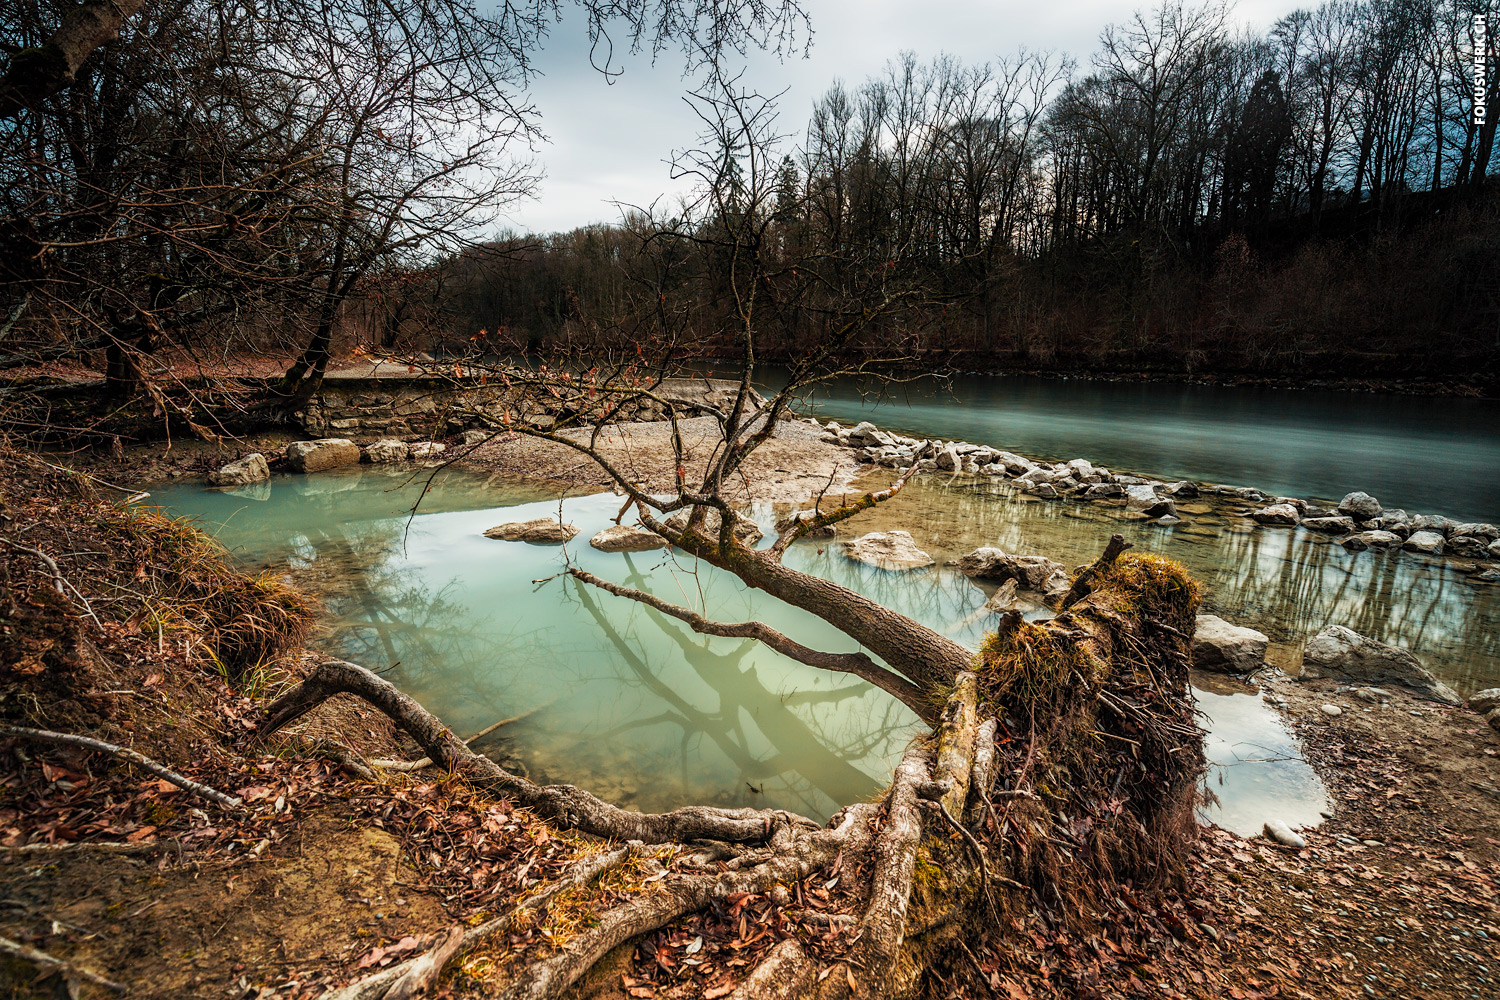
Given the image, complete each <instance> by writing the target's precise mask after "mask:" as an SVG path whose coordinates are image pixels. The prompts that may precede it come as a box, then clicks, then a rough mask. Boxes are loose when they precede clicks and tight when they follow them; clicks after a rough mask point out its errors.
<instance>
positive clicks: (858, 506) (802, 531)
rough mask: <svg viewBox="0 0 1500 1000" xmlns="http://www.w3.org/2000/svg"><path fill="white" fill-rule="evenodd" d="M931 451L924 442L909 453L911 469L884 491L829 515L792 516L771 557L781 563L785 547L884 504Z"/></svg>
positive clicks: (773, 548)
mask: <svg viewBox="0 0 1500 1000" xmlns="http://www.w3.org/2000/svg"><path fill="white" fill-rule="evenodd" d="M930 447H931V442H929V441H923V442H922V443H921V444H920V445H918V446H917V448H916V450H915V451H914V452H912V458H911V465H909V466H907V467H906V471H905V472H903V473H901V475H900V476H898V477H897V478H896V481H895V482H894V483H891V485H889V486H887V487H886V488H885V489H883V490H880V491H879V492H877V493H866V494H865V495H864V496H862V497H860V498H859V499H858V500H854V501H851V502H849V503H846V504H843V505H841V506H839V507H836V508H834V509H833V510H830V511H820V510H817V509H814V510H812V511H803V512H802V513H800V514H797V515H795V516H794V517H793V518H792V523H791V524H790V525H789V526H788V527H787V529H786V530H785V531H783V532H782V533H781V534H780V535H779V536H778V537H777V539H776V542H775V544H773V545H772V546H771V553H772V555H773V556H774V557H775V558H777V559H780V558H781V556H782V554H783V553H785V552H786V550H787V547H788V546H790V545H791V544H792V543H793V542H795V541H796V540H797V539H799V538H804V537H806V536H807V535H809V534H811V533H812V532H814V531H817V530H819V529H820V528H827V527H830V526H831V525H835V524H837V523H839V522H840V521H846V520H848V519H849V518H851V517H853V516H854V515H855V514H858V513H859V512H860V511H865V510H869V509H870V508H871V507H875V506H877V505H879V504H883V503H885V502H886V501H887V500H889V499H891V497H893V496H895V495H896V494H897V493H900V492H901V488H902V487H903V486H905V485H906V481H907V480H908V479H910V478H911V477H912V474H913V473H915V472H916V471H917V463H918V462H920V461H921V460H922V457H923V456H924V455H926V454H927V451H928V449H929V448H930Z"/></svg>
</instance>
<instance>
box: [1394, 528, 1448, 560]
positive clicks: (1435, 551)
mask: <svg viewBox="0 0 1500 1000" xmlns="http://www.w3.org/2000/svg"><path fill="white" fill-rule="evenodd" d="M1401 547H1402V548H1403V549H1405V550H1406V551H1408V552H1426V553H1427V554H1429V555H1434V556H1440V555H1442V554H1443V536H1442V535H1441V534H1439V533H1438V532H1436V531H1413V532H1412V533H1411V537H1410V538H1408V539H1407V540H1406V541H1405V542H1404V543H1402V545H1401Z"/></svg>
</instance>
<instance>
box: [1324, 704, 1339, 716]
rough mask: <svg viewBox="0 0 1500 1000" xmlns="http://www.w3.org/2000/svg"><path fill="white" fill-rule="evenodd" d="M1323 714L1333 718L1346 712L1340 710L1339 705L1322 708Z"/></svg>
mask: <svg viewBox="0 0 1500 1000" xmlns="http://www.w3.org/2000/svg"><path fill="white" fill-rule="evenodd" d="M1322 712H1323V714H1324V715H1327V716H1333V717H1336V716H1340V715H1343V714H1344V710H1343V709H1342V708H1339V707H1338V706H1337V705H1324V706H1323V708H1322Z"/></svg>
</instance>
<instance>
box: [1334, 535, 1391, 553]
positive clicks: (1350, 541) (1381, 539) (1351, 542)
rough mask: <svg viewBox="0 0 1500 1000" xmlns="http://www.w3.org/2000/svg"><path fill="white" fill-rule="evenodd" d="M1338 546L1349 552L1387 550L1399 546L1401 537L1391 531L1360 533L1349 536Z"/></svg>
mask: <svg viewBox="0 0 1500 1000" xmlns="http://www.w3.org/2000/svg"><path fill="white" fill-rule="evenodd" d="M1339 544H1340V545H1342V546H1343V547H1344V548H1346V549H1348V550H1349V551H1350V552H1363V551H1364V550H1365V549H1389V548H1392V547H1394V546H1397V545H1400V544H1401V536H1400V535H1398V534H1396V533H1394V532H1391V531H1361V532H1360V533H1359V534H1357V535H1350V536H1349V537H1348V538H1346V539H1344V540H1343V541H1342V542H1340V543H1339Z"/></svg>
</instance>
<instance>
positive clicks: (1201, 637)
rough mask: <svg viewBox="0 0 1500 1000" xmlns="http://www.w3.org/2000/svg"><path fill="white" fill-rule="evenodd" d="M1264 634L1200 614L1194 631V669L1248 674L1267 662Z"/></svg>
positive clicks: (1213, 616)
mask: <svg viewBox="0 0 1500 1000" xmlns="http://www.w3.org/2000/svg"><path fill="white" fill-rule="evenodd" d="M1269 643H1270V640H1269V639H1268V638H1266V636H1265V633H1263V632H1257V631H1256V630H1255V629H1253V628H1244V627H1242V626H1239V625H1232V624H1230V623H1229V622H1226V621H1225V620H1224V619H1222V618H1220V617H1219V616H1218V615H1199V616H1198V623H1197V628H1196V629H1194V631H1193V666H1195V667H1197V668H1199V669H1200V670H1216V671H1219V672H1221V673H1231V674H1245V673H1249V672H1250V671H1252V670H1255V669H1257V668H1259V667H1260V666H1262V665H1263V664H1264V663H1265V662H1266V646H1267V645H1268V644H1269Z"/></svg>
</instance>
